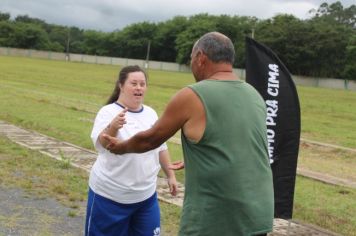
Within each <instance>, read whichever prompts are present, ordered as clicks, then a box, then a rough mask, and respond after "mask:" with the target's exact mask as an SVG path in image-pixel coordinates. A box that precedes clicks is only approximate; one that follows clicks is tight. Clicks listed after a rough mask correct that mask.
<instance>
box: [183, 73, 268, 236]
mask: <svg viewBox="0 0 356 236" xmlns="http://www.w3.org/2000/svg"><path fill="white" fill-rule="evenodd" d="M189 88H191V89H192V90H193V91H194V92H195V93H196V94H197V95H198V97H199V98H200V100H201V101H202V103H203V105H204V108H205V115H206V127H205V131H204V134H203V137H202V138H201V140H200V141H199V142H198V143H195V142H192V141H190V140H188V139H187V138H186V137H185V136H184V134H182V146H183V153H184V162H185V197H184V204H183V211H182V216H181V225H180V232H179V235H181V236H182V235H186V236H194V235H199V236H200V235H212V236H230V235H231V236H244V235H255V234H262V233H267V232H270V231H272V227H273V214H274V199H273V183H272V172H271V168H270V164H269V160H268V152H267V136H266V105H265V103H264V101H263V99H262V98H261V96H260V95H259V94H258V92H257V91H256V90H255V89H254V88H253V87H252V86H250V85H249V84H247V83H245V82H243V81H237V80H235V81H227V80H226V81H218V80H204V81H201V82H199V83H196V84H194V85H190V86H189Z"/></svg>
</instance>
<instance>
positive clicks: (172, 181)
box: [167, 175, 178, 196]
mask: <svg viewBox="0 0 356 236" xmlns="http://www.w3.org/2000/svg"><path fill="white" fill-rule="evenodd" d="M167 183H168V187H169V192H170V193H171V195H172V196H176V195H177V193H178V184H177V180H176V177H175V176H174V175H173V176H171V177H170V178H168V179H167Z"/></svg>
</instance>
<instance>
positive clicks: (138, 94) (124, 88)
mask: <svg viewBox="0 0 356 236" xmlns="http://www.w3.org/2000/svg"><path fill="white" fill-rule="evenodd" d="M146 89H147V84H146V78H145V75H144V73H142V72H141V71H137V72H131V73H129V74H128V76H127V79H126V81H125V83H124V84H123V85H120V90H121V91H120V98H122V99H123V100H124V101H125V103H126V104H127V105H131V106H137V105H141V104H142V103H143V98H144V95H145V92H146Z"/></svg>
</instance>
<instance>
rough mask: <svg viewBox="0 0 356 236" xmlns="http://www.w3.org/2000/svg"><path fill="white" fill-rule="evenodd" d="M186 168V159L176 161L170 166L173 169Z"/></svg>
mask: <svg viewBox="0 0 356 236" xmlns="http://www.w3.org/2000/svg"><path fill="white" fill-rule="evenodd" d="M183 168H184V161H175V162H172V164H171V165H170V166H169V169H171V170H181V169H183Z"/></svg>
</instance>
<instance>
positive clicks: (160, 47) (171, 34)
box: [151, 16, 188, 62]
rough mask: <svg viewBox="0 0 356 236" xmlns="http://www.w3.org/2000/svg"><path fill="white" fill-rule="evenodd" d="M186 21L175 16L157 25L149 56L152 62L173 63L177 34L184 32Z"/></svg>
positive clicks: (182, 17)
mask: <svg viewBox="0 0 356 236" xmlns="http://www.w3.org/2000/svg"><path fill="white" fill-rule="evenodd" d="M187 26H188V20H187V18H186V17H184V16H176V17H174V18H173V19H172V20H168V21H165V22H162V23H159V24H158V25H157V31H156V34H155V36H154V39H153V42H152V47H151V49H152V50H151V55H152V57H151V58H152V59H153V60H158V61H171V62H174V61H175V60H176V57H177V49H176V40H177V36H178V34H180V33H181V32H183V31H184V30H186V28H187Z"/></svg>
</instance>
